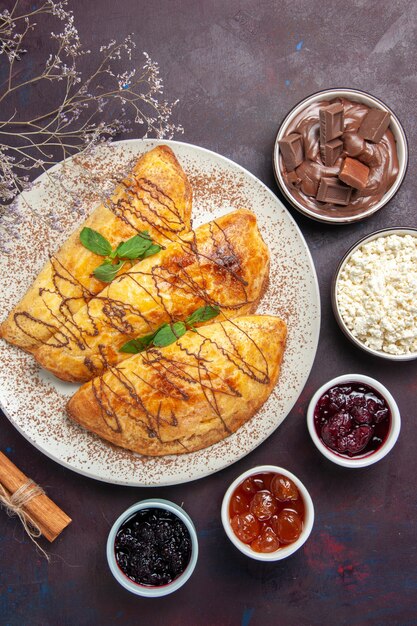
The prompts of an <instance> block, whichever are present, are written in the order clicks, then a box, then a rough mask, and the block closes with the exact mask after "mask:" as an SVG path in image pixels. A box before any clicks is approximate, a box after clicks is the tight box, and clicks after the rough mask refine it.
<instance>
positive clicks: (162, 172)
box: [0, 146, 192, 352]
mask: <svg viewBox="0 0 417 626" xmlns="http://www.w3.org/2000/svg"><path fill="white" fill-rule="evenodd" d="M191 201H192V191H191V186H190V183H189V181H188V179H187V176H186V175H185V173H184V171H183V170H182V168H181V166H180V164H179V163H178V161H177V159H176V157H175V155H174V153H173V152H172V150H171V149H170V148H168V147H167V146H159V147H157V148H154V149H153V150H150V151H149V152H147V153H146V154H145V155H143V156H142V157H141V158H140V159H139V160H138V161H137V163H136V165H135V167H134V168H133V171H132V173H131V174H130V175H129V176H128V177H127V178H126V179H125V180H123V181H122V182H121V183H120V185H119V186H118V187H117V188H116V190H115V192H114V193H113V195H112V197H111V198H110V199H109V200H108V201H107V202H106V203H105V204H101V205H100V206H99V207H98V208H97V209H95V210H94V211H93V213H92V214H91V215H90V217H89V218H88V219H87V220H86V221H85V223H84V224H82V226H80V228H78V229H77V230H76V231H75V232H74V233H73V234H72V235H71V237H69V239H67V241H66V242H65V243H64V245H63V246H62V247H61V249H60V250H59V251H58V252H57V253H56V254H54V255H53V256H52V257H51V258H50V260H49V261H48V262H47V263H46V265H45V266H44V268H43V269H42V271H41V273H40V274H39V276H38V277H37V278H36V280H35V282H34V283H33V285H32V287H31V288H30V289H29V290H28V292H27V293H26V295H25V296H24V297H23V299H22V300H21V301H20V302H19V304H18V305H17V306H16V307H15V308H14V309H13V310H12V312H11V313H10V314H9V316H8V318H7V319H6V320H5V321H4V322H3V324H2V325H1V327H0V335H1V336H2V337H3V338H4V339H6V340H7V341H9V342H10V343H13V344H15V345H17V346H19V347H20V348H23V349H24V350H26V351H28V352H33V351H34V350H35V349H36V348H37V347H38V346H39V345H41V344H42V343H44V342H45V341H47V340H48V339H49V337H50V336H51V335H52V334H53V333H54V332H55V331H56V330H57V329H58V327H59V326H60V324H61V323H64V324H65V323H71V320H72V318H73V316H74V314H75V313H76V312H77V311H78V310H79V309H80V308H81V307H83V306H84V305H85V303H86V302H88V300H90V299H91V298H92V297H93V296H94V295H95V294H96V293H98V292H99V291H101V290H102V289H103V287H104V286H105V283H102V282H101V281H99V280H97V279H96V278H95V277H94V276H93V274H92V272H93V270H94V269H95V268H96V267H97V266H98V265H100V263H102V261H103V257H100V256H98V255H97V254H95V253H94V252H90V251H89V250H88V249H87V248H85V247H84V246H83V245H82V244H81V242H80V232H81V229H82V228H83V227H85V226H88V227H89V228H92V229H94V230H96V231H98V232H99V233H101V234H102V235H103V236H104V237H106V238H107V240H108V241H109V242H110V243H111V245H112V246H113V247H114V246H115V245H117V244H118V243H120V242H121V241H124V240H126V239H129V238H130V237H132V236H133V235H135V234H137V233H138V232H140V231H143V230H148V232H149V235H150V237H151V238H152V240H153V241H154V242H156V243H158V244H162V245H165V244H169V243H170V242H171V241H173V240H175V239H176V238H177V237H178V236H179V235H183V234H184V233H185V232H187V231H188V230H189V228H190V215H191ZM128 266H129V265H128V264H127V265H126V269H127V268H128Z"/></svg>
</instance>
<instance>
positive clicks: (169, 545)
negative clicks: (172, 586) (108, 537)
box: [114, 509, 191, 587]
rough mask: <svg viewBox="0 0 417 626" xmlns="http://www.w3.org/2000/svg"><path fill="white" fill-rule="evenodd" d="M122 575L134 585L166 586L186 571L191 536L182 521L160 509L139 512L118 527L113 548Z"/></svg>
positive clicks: (189, 556) (189, 555) (189, 554)
mask: <svg viewBox="0 0 417 626" xmlns="http://www.w3.org/2000/svg"><path fill="white" fill-rule="evenodd" d="M114 550H115V555H116V562H117V564H118V566H119V567H120V569H121V570H122V572H123V573H124V574H125V575H126V576H127V577H128V578H130V580H132V581H133V582H135V583H137V584H138V585H145V586H148V587H160V586H162V585H168V584H169V583H171V582H172V581H173V580H175V579H176V578H178V576H180V575H181V574H182V573H183V572H184V570H185V569H186V567H187V565H188V563H189V562H190V558H191V537H190V533H189V532H188V529H187V527H186V526H185V524H184V522H182V521H181V520H180V519H179V518H178V517H177V516H176V515H175V514H174V513H171V512H170V511H166V510H164V509H142V510H140V511H138V512H137V513H135V514H134V515H132V516H131V517H129V519H127V520H126V521H125V522H124V523H123V524H122V525H121V526H120V528H119V530H118V532H117V535H116V539H115V545H114Z"/></svg>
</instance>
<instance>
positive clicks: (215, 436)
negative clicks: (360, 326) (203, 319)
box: [67, 315, 286, 456]
mask: <svg viewBox="0 0 417 626" xmlns="http://www.w3.org/2000/svg"><path fill="white" fill-rule="evenodd" d="M285 340H286V324H285V322H283V321H282V320H280V319H279V318H277V317H273V316H261V315H253V316H247V317H238V318H236V319H235V320H231V321H227V322H220V323H214V324H209V325H207V326H203V327H200V328H199V329H198V332H197V333H193V332H187V333H186V334H185V335H184V336H183V337H181V338H180V339H178V340H177V341H176V343H174V344H172V345H170V346H167V347H165V348H158V349H157V348H151V349H150V350H148V351H146V352H142V353H140V354H137V355H135V356H132V357H130V358H129V359H127V360H126V361H124V362H123V363H121V364H120V365H118V366H117V367H112V368H110V369H109V370H108V371H107V372H105V373H104V374H103V375H102V376H99V377H97V378H94V379H93V380H92V381H90V382H88V383H86V384H85V385H83V386H82V387H80V389H79V390H78V391H77V392H76V393H75V395H74V396H73V397H72V398H71V399H70V401H69V402H68V405H67V411H68V415H69V416H70V417H71V418H72V419H73V420H75V421H76V422H78V423H79V424H81V425H82V426H84V427H85V428H87V429H88V430H90V431H92V432H94V433H96V434H97V435H99V436H100V437H102V438H104V439H106V440H107V441H110V442H111V443H114V444H116V445H118V446H122V447H123V448H128V449H129V450H133V451H135V452H139V453H141V454H145V455H151V456H160V455H166V454H182V453H185V452H192V451H195V450H199V449H201V448H206V447H207V446H210V445H212V444H213V443H216V442H217V441H220V440H222V439H224V438H225V437H227V436H228V435H230V434H231V433H232V432H234V431H236V430H237V429H238V428H239V427H240V426H242V424H244V423H245V422H246V421H248V420H249V419H250V418H251V417H252V416H253V415H254V414H255V413H256V411H257V410H258V409H259V408H260V407H261V406H262V404H263V403H264V402H265V401H266V399H267V398H268V396H269V395H270V393H271V391H272V389H273V388H274V386H275V384H276V381H277V378H278V375H279V371H280V365H281V361H282V356H283V352H284V348H285Z"/></svg>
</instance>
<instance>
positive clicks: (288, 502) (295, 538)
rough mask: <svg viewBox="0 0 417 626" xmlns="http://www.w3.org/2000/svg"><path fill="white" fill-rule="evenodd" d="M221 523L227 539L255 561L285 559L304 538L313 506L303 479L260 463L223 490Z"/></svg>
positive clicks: (310, 526)
mask: <svg viewBox="0 0 417 626" xmlns="http://www.w3.org/2000/svg"><path fill="white" fill-rule="evenodd" d="M221 516H222V523H223V527H224V529H225V531H226V534H227V536H228V537H229V539H230V541H231V542H232V543H233V544H234V545H235V546H236V547H237V548H238V549H239V550H240V551H241V552H243V554H246V556H249V557H251V558H252V559H256V560H258V561H279V560H281V559H285V558H286V557H287V556H290V554H293V553H294V552H295V551H296V550H298V549H299V548H301V546H302V545H303V544H304V543H305V541H307V539H308V537H309V535H310V533H311V529H312V527H313V523H314V506H313V502H312V500H311V497H310V494H309V493H308V491H307V489H306V488H305V486H304V485H303V483H302V482H301V481H300V480H299V479H298V478H297V477H296V476H294V474H292V473H291V472H289V471H288V470H286V469H284V468H282V467H277V466H275V465H261V466H259V467H255V468H253V469H250V470H248V471H247V472H244V473H243V474H241V476H239V477H238V478H236V480H235V481H233V483H232V484H231V485H230V487H229V488H228V490H227V491H226V493H225V495H224V498H223V504H222V511H221Z"/></svg>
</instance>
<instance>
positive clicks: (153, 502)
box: [106, 498, 198, 598]
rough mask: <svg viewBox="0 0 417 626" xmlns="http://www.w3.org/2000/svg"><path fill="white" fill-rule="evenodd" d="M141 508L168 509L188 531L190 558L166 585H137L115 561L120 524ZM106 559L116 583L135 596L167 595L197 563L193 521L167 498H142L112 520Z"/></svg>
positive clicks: (184, 581)
mask: <svg viewBox="0 0 417 626" xmlns="http://www.w3.org/2000/svg"><path fill="white" fill-rule="evenodd" d="M142 509H163V510H164V511H170V512H171V513H173V514H174V515H176V516H177V517H178V518H179V519H180V520H181V521H182V522H183V523H184V524H185V526H186V527H187V530H188V532H189V533H190V538H191V558H190V562H189V563H188V565H187V567H186V569H185V570H184V571H183V573H182V574H181V575H180V576H178V578H176V579H175V580H173V581H172V582H171V583H169V584H168V585H162V586H161V587H146V586H145V585H139V584H137V583H134V582H133V580H130V578H128V577H127V576H126V575H125V574H124V573H123V572H122V570H121V569H120V567H119V566H118V564H117V562H116V555H115V550H114V542H115V539H116V534H117V531H118V530H119V528H120V526H121V525H122V524H123V522H125V521H126V520H127V519H128V518H129V517H131V516H132V515H134V514H135V513H137V511H140V510H142ZM106 552H107V561H108V564H109V567H110V571H111V573H112V574H113V576H114V577H115V579H116V580H117V582H118V583H120V584H121V585H122V587H124V588H125V589H127V590H128V591H130V592H131V593H134V594H136V595H137V596H144V597H146V598H160V597H161V596H167V595H168V594H170V593H173V592H174V591H177V589H179V588H180V587H182V586H183V585H184V584H185V583H186V582H187V580H188V579H189V578H190V576H191V574H192V573H193V571H194V568H195V566H196V563H197V557H198V541H197V533H196V530H195V527H194V524H193V522H192V521H191V518H190V516H189V515H188V514H187V513H186V512H185V511H184V510H183V509H182V508H181V507H179V506H178V505H177V504H174V502H169V501H168V500H163V499H161V498H154V499H150V500H142V501H141V502H138V503H137V504H134V505H133V506H131V507H130V508H129V509H127V510H126V511H125V512H124V513H122V514H121V515H120V516H119V517H118V518H117V520H116V521H115V522H114V524H113V526H112V528H111V530H110V533H109V537H108V539H107V550H106Z"/></svg>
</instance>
